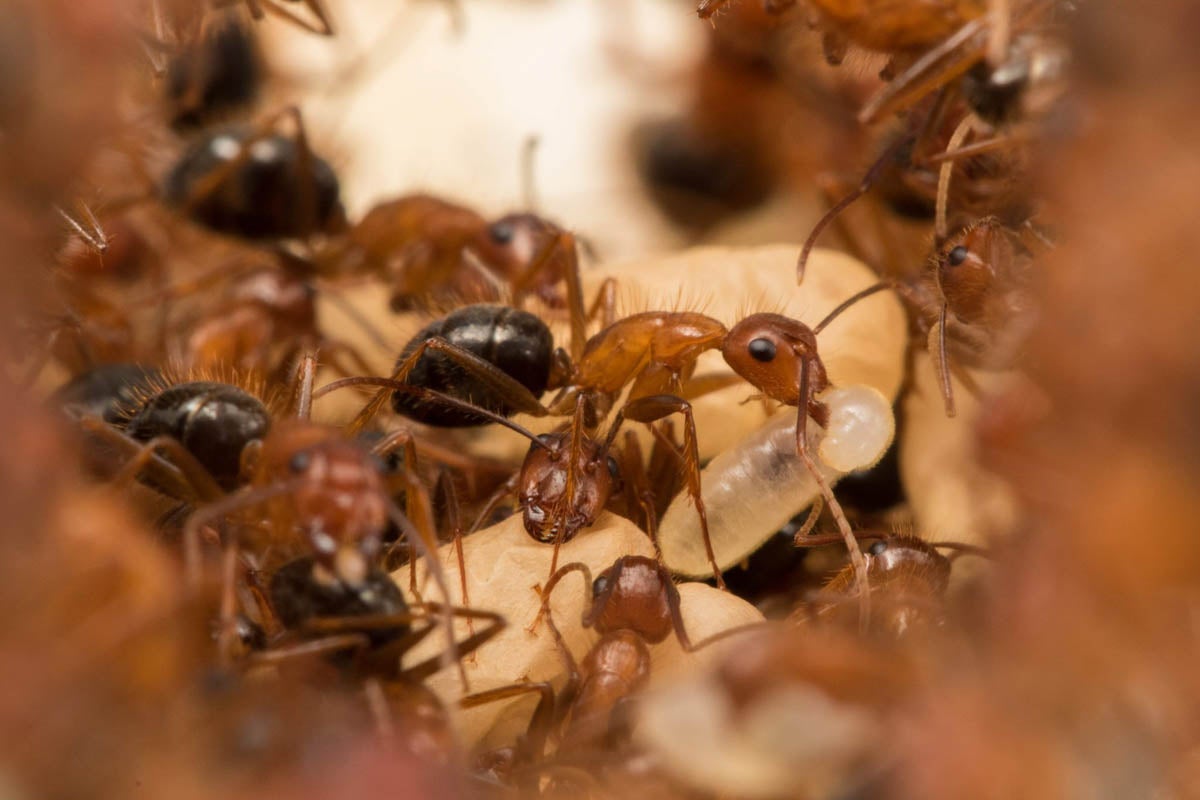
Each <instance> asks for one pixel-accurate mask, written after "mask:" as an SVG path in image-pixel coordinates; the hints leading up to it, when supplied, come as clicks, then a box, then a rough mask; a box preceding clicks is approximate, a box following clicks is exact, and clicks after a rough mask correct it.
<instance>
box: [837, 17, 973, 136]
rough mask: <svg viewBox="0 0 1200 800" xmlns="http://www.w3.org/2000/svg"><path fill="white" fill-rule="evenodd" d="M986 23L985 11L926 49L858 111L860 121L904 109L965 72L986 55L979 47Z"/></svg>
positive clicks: (867, 120) (867, 122) (863, 121)
mask: <svg viewBox="0 0 1200 800" xmlns="http://www.w3.org/2000/svg"><path fill="white" fill-rule="evenodd" d="M986 25H987V16H986V15H984V16H981V17H977V18H975V19H973V20H971V21H970V22H968V23H966V24H965V25H963V26H962V27H961V28H959V29H958V30H957V31H955V32H954V33H952V34H950V36H948V37H946V38H945V39H944V40H943V41H942V42H941V43H940V44H937V45H935V46H934V47H932V48H930V49H929V50H927V51H925V53H923V54H922V55H921V57H920V58H918V59H917V60H916V61H914V62H913V63H912V64H910V65H909V66H908V67H907V68H906V69H905V70H904V71H903V72H901V73H900V74H899V75H897V76H895V77H894V78H892V80H891V81H890V82H889V83H888V84H887V85H886V86H884V87H883V88H881V89H880V90H879V91H877V92H876V93H875V94H874V95H873V96H872V97H871V99H870V100H868V101H867V102H866V104H865V105H863V107H862V109H861V110H860V111H859V112H858V121H859V122H861V123H863V124H871V123H874V122H878V121H879V120H880V119H882V118H883V117H884V116H885V115H887V114H890V113H892V112H894V111H899V110H901V109H903V108H904V107H906V106H907V105H909V104H910V103H911V102H913V101H914V100H915V99H916V98H919V97H923V96H925V95H926V94H928V93H930V92H932V91H934V90H936V89H938V88H940V87H942V86H945V85H946V84H948V83H950V82H951V81H953V80H954V79H955V78H958V77H959V76H960V75H962V74H963V73H965V72H966V71H967V70H969V69H970V68H971V67H972V66H974V65H975V64H976V63H977V62H978V61H979V59H980V58H981V57H982V55H983V54H982V52H981V50H980V47H981V46H982V45H983V40H984V36H985V33H986V31H985V27H986Z"/></svg>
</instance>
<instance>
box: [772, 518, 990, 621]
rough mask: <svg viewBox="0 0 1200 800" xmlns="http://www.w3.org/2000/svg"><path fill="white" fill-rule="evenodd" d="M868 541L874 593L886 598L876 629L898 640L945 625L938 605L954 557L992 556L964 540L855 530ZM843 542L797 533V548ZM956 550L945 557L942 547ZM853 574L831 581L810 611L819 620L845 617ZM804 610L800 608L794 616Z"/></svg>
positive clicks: (842, 574) (845, 572)
mask: <svg viewBox="0 0 1200 800" xmlns="http://www.w3.org/2000/svg"><path fill="white" fill-rule="evenodd" d="M856 536H857V538H858V539H859V540H860V541H862V542H864V543H865V544H866V547H865V549H864V554H865V557H866V559H867V565H868V566H867V575H868V578H869V580H870V584H871V592H872V593H873V595H874V596H875V597H876V598H878V599H880V600H881V601H882V602H881V603H880V605H881V606H882V609H881V612H880V613H879V614H878V615H877V616H876V617H875V618H874V621H873V623H872V627H873V628H874V629H875V630H877V631H880V632H887V633H889V634H891V635H893V636H895V637H896V638H900V637H902V636H904V635H905V634H906V633H907V632H908V631H909V630H911V629H913V628H914V627H917V626H919V625H921V624H925V623H932V624H934V625H940V624H941V611H940V608H938V606H939V604H940V603H941V600H942V597H943V595H945V593H946V589H947V587H948V586H949V583H950V570H951V567H952V566H953V561H954V559H955V558H957V557H959V556H961V555H976V556H981V557H984V558H987V557H989V555H990V554H989V553H988V551H987V550H985V549H983V548H979V547H975V546H973V545H968V544H962V543H959V542H927V541H925V540H924V539H921V538H920V537H917V536H904V535H898V534H879V533H862V532H859V533H856ZM840 542H841V538H840V537H836V536H805V535H803V534H800V533H798V534H797V535H796V537H795V544H796V546H797V547H819V546H821V545H827V544H837V543H840ZM944 549H949V550H953V551H955V552H954V553H953V554H952V555H950V556H946V555H943V554H942V553H941V552H939V551H940V550H944ZM853 580H854V576H853V575H852V574H851V571H850V568H849V567H847V568H845V569H843V570H841V571H839V572H838V573H837V574H836V575H834V576H833V577H832V578H830V579H829V581H828V582H827V583H826V584H825V586H824V587H823V588H822V589H821V591H820V593H819V595H818V596H817V598H816V599H817V604H816V606H815V608H814V609H812V610H811V611H810V612H808V613H810V614H811V615H812V616H813V617H816V618H832V619H840V618H841V617H842V614H843V605H842V604H843V602H844V598H846V597H847V596H849V595H850V590H851V587H852V585H853ZM804 613H805V612H803V611H797V612H796V613H795V614H793V617H794V618H800V617H802V616H803V614H804Z"/></svg>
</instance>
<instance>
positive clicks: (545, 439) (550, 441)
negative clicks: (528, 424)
mask: <svg viewBox="0 0 1200 800" xmlns="http://www.w3.org/2000/svg"><path fill="white" fill-rule="evenodd" d="M537 440H538V441H539V442H541V443H542V444H543V445H545V446H546V449H547V450H553V449H554V440H555V436H554V434H552V433H542V434H539V435H538V437H537Z"/></svg>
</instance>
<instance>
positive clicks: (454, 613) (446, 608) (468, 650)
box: [404, 603, 508, 693]
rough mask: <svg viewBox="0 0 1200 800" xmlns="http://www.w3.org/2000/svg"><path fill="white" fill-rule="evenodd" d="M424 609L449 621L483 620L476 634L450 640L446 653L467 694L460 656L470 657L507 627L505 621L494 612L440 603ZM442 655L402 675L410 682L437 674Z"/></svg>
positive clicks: (421, 662)
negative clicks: (453, 662) (449, 655)
mask: <svg viewBox="0 0 1200 800" xmlns="http://www.w3.org/2000/svg"><path fill="white" fill-rule="evenodd" d="M424 608H425V609H426V610H427V611H429V612H437V613H441V614H445V615H447V616H449V617H450V618H451V619H453V618H454V617H458V618H460V619H465V620H468V621H469V620H472V619H477V620H485V621H486V622H487V623H488V624H487V626H486V627H485V628H484V629H483V630H481V631H479V632H478V633H474V634H471V635H470V636H468V637H467V638H465V639H463V640H462V641H461V642H455V641H454V640H453V639H452V640H451V647H450V649H449V650H448V651H447V652H450V653H451V654H452V657H453V658H454V660H455V662H456V663H458V667H459V671H460V674H461V675H462V682H463V692H464V693H465V692H469V691H470V687H468V686H467V682H466V675H465V674H463V673H462V661H461V658H460V656H462V655H470V654H472V653H474V652H475V651H476V650H478V649H479V648H480V647H483V646H484V645H485V644H487V643H488V642H489V641H491V640H492V639H493V638H495V636H496V635H497V634H498V633H500V631H502V630H504V629H505V628H506V627H508V622H507V620H505V619H504V617H503V616H502V615H500V614H497V613H496V612H494V611H484V610H482V609H475V608H463V607H462V606H451V605H444V604H441V603H426V604H425V606H424ZM443 661H444V659H443V657H442V655H436V656H430V657H429V658H427V659H425V660H424V661H420V662H418V663H416V664H414V665H412V666H411V667H406V668H405V670H404V674H405V675H407V676H408V677H410V678H411V679H412V680H416V681H423V680H425V679H426V678H428V677H429V676H430V675H432V674H433V673H435V672H437V671H438V670H439V669H441V667H442V666H443Z"/></svg>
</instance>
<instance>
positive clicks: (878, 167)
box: [796, 136, 914, 284]
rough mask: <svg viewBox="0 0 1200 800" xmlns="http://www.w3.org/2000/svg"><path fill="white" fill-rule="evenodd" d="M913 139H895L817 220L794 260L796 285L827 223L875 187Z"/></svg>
mask: <svg viewBox="0 0 1200 800" xmlns="http://www.w3.org/2000/svg"><path fill="white" fill-rule="evenodd" d="M913 138H914V137H912V136H901V137H899V138H898V139H896V141H894V142H892V143H891V144H889V145H888V146H887V147H886V148H884V150H883V153H882V154H881V155H880V156H879V157H878V158H877V159H875V163H873V164H872V165H871V166H870V168H868V169H867V172H866V174H865V175H863V177H862V180H860V181H859V182H858V186H856V187H854V189H853V190H851V191H850V192H849V193H848V194H847V195H846V196H844V197H843V198H842V199H841V200H839V201H837V202H836V203H834V204H833V206H832V207H830V209H829V210H828V211H826V212H825V215H824V216H822V217H821V218H820V219H819V220H817V224H816V225H814V226H813V229H812V231H810V232H809V234H808V238H807V239H805V240H804V246H803V247H801V248H800V257H799V258H797V259H796V283H797V284H801V283H804V270H805V268H806V267H807V266H808V256H809V253H811V252H812V249H813V247H814V246H815V245H816V243H817V239H818V238H819V237H820V235H821V233H822V232H823V231H824V230H825V228H826V227H828V225H829V223H831V222H833V220H835V219H837V217H838V216H839V215H840V214H841V213H842V212H843V211H845V210H846V209H847V208H849V207H850V205H851V204H852V203H853V202H854V201H855V200H857V199H858V198H860V197H862V196H863V195H864V194H866V193H867V190H868V189H870V188H871V187H872V186H874V185H875V181H877V180H879V176H880V174H881V173H882V172H883V170H884V167H886V166H887V165H888V164H889V163H890V162H891V161H892V160H893V159H894V158H895V157H896V156H897V154H899V153H900V152H902V151H903V149H904V147H907V146H910V145H911V144H912V140H913Z"/></svg>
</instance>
